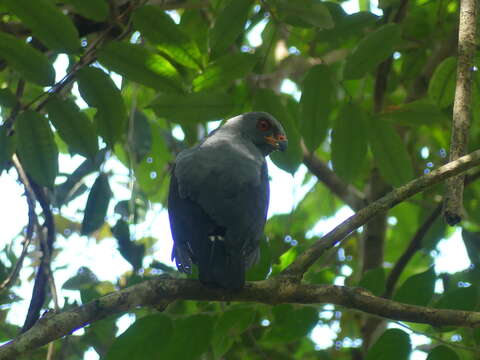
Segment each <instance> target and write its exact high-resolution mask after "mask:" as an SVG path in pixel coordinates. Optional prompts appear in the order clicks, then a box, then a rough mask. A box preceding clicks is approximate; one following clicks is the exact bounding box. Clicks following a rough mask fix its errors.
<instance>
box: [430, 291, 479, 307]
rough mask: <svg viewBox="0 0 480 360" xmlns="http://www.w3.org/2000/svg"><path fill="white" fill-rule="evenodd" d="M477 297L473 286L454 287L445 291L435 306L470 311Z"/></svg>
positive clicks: (475, 303)
mask: <svg viewBox="0 0 480 360" xmlns="http://www.w3.org/2000/svg"><path fill="white" fill-rule="evenodd" d="M477 299H478V295H477V288H476V287H475V286H470V287H464V288H456V289H453V290H450V291H447V292H446V293H445V294H444V295H443V296H442V297H441V298H440V300H438V302H437V303H436V304H435V308H437V309H452V310H466V311H472V310H473V309H474V308H475V306H476V305H477Z"/></svg>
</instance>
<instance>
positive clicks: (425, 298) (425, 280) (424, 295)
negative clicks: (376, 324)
mask: <svg viewBox="0 0 480 360" xmlns="http://www.w3.org/2000/svg"><path fill="white" fill-rule="evenodd" d="M435 280H436V275H435V271H434V269H433V267H432V268H430V269H428V270H427V271H425V272H423V273H420V274H415V275H413V276H410V277H409V278H408V279H407V280H405V282H404V283H403V284H402V285H401V286H400V287H399V288H398V290H397V291H396V292H395V295H394V296H393V300H395V301H398V302H402V303H405V304H411V305H420V306H427V305H428V303H429V302H430V300H432V297H433V291H434V289H435Z"/></svg>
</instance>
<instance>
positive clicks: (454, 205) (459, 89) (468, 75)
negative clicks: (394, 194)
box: [443, 0, 477, 226]
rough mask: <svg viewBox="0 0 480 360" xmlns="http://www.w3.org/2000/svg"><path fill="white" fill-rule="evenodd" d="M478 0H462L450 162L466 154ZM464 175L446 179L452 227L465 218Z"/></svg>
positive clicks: (446, 212)
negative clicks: (463, 209) (463, 215)
mask: <svg viewBox="0 0 480 360" xmlns="http://www.w3.org/2000/svg"><path fill="white" fill-rule="evenodd" d="M476 15H477V0H462V1H461V2H460V24H459V29H458V65H457V84H456V88H455V101H454V104H453V124H452V139H451V144H450V161H452V160H455V159H458V158H459V157H460V156H462V155H463V154H465V153H466V151H467V144H468V135H469V132H468V130H469V129H470V117H471V103H472V101H471V100H472V80H473V57H474V55H475V50H476V41H475V37H476V22H477V16H476ZM464 180H465V176H464V175H460V176H456V177H453V178H451V179H449V180H448V181H447V190H446V194H445V205H444V210H443V215H444V217H445V221H446V222H447V224H449V225H451V226H453V225H455V224H457V223H459V222H460V221H461V219H462V205H463V187H464Z"/></svg>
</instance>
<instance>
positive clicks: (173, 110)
mask: <svg viewBox="0 0 480 360" xmlns="http://www.w3.org/2000/svg"><path fill="white" fill-rule="evenodd" d="M234 105H235V99H234V98H233V97H232V96H230V95H227V94H224V93H210V92H208V93H196V94H188V95H175V94H160V95H159V96H158V97H157V98H156V99H155V100H154V101H153V102H152V104H151V107H152V108H153V110H154V111H155V113H156V114H157V116H160V117H164V118H167V119H168V120H171V121H174V122H178V123H183V122H188V121H190V122H203V121H212V120H221V119H223V118H225V117H226V115H227V114H229V113H230V112H231V111H232V110H233V107H234Z"/></svg>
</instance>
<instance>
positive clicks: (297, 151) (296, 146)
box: [253, 89, 302, 175]
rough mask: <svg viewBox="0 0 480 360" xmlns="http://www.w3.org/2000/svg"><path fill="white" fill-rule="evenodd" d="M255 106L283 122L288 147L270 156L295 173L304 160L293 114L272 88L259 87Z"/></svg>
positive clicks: (282, 167) (280, 165)
mask: <svg viewBox="0 0 480 360" xmlns="http://www.w3.org/2000/svg"><path fill="white" fill-rule="evenodd" d="M291 106H292V107H294V106H295V105H291ZM253 108H254V109H255V111H266V112H268V113H270V114H272V115H273V116H274V117H275V118H276V119H277V120H278V121H280V123H281V124H282V126H283V128H284V130H285V132H286V134H287V138H288V149H287V150H286V151H283V152H280V151H275V152H274V153H272V154H271V155H270V158H271V159H272V161H273V162H274V163H275V165H277V166H278V167H279V168H281V169H283V170H285V171H287V172H289V173H290V174H292V175H293V174H294V173H295V172H296V171H297V169H298V167H299V166H300V164H301V162H302V149H301V147H300V134H299V133H298V130H297V128H296V126H295V123H294V120H293V119H294V118H293V116H291V113H290V111H288V109H287V108H286V107H285V106H284V105H283V103H282V101H281V100H280V97H279V96H278V95H276V94H275V93H274V92H273V91H272V90H270V89H257V91H256V92H255V94H254V96H253Z"/></svg>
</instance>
